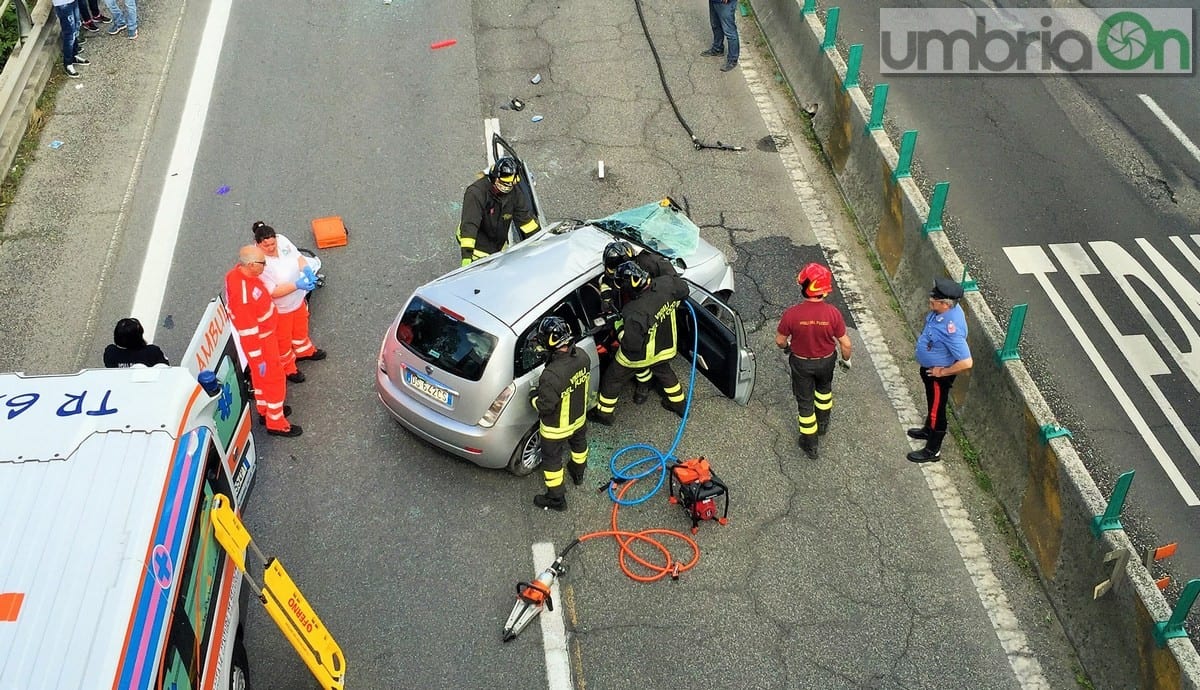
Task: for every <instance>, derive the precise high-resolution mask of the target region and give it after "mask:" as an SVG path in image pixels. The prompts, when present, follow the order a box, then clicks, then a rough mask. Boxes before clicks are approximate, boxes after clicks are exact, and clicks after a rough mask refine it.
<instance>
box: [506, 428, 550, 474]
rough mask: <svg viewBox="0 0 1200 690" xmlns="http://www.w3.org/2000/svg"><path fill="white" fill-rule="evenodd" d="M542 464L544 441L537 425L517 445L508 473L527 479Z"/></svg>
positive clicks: (509, 462)
mask: <svg viewBox="0 0 1200 690" xmlns="http://www.w3.org/2000/svg"><path fill="white" fill-rule="evenodd" d="M540 464H542V439H541V437H540V436H538V428H537V425H536V424H535V425H534V426H533V428H532V429H530V430H529V432H528V433H526V434H525V435H524V436H522V437H521V442H520V443H518V444H517V447H516V449H515V450H514V451H513V454H512V457H511V458H509V461H508V471H509V472H512V473H513V474H515V475H516V476H518V477H526V476H528V475H530V474H532V473H533V471H534V470H536V469H537V467H538V465H540Z"/></svg>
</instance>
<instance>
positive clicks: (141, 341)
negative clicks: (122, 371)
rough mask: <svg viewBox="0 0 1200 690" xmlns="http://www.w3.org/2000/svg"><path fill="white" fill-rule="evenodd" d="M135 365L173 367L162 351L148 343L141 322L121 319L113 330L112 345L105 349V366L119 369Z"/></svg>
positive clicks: (132, 319)
mask: <svg viewBox="0 0 1200 690" xmlns="http://www.w3.org/2000/svg"><path fill="white" fill-rule="evenodd" d="M135 364H144V365H145V366H148V367H152V366H154V365H155V364H166V365H167V366H170V365H171V363H170V362H168V361H167V356H166V355H164V354H163V351H162V349H160V348H159V347H158V346H157V345H150V344H148V343H146V331H145V330H144V329H143V328H142V322H141V321H138V320H137V319H134V318H129V319H121V320H120V321H118V322H117V325H116V327H114V328H113V341H112V344H111V345H109V346H108V347H106V348H104V366H105V367H107V368H109V369H117V368H124V367H131V366H133V365H135Z"/></svg>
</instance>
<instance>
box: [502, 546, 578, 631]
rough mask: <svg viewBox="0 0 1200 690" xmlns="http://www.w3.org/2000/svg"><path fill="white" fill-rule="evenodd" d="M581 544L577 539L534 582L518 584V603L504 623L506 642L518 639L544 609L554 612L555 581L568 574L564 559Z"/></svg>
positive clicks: (514, 605)
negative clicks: (553, 590) (553, 593)
mask: <svg viewBox="0 0 1200 690" xmlns="http://www.w3.org/2000/svg"><path fill="white" fill-rule="evenodd" d="M578 543H579V540H578V539H576V540H575V541H572V542H571V543H570V544H567V548H565V549H563V550H562V553H560V554H558V558H555V559H554V562H553V563H551V564H550V565H549V566H548V567H547V568H546V569H545V570H543V571H542V572H541V574H540V575H538V576H537V577H536V578H535V579H534V580H533V582H518V583H517V603H515V604H513V609H512V613H510V614H508V621H507V622H505V623H504V641H505V642H508V641H509V640H513V639H516V637H517V635H520V634H521V631H522V630H524V629H525V628H526V626H528V625H529V624H530V623H531V622H532V621H533V619H534V618H537V616H538V614H539V613H541V612H542V609H550V610H551V611H553V610H554V599H553V598H552V597H551V596H550V588H551V587H553V586H554V581H555V580H557V579H558V578H559V577H560V576H562V575H563V574H564V573H566V572H567V566H566V564H565V563H563V559H564V558H566V557H567V553H568V552H570V550H571V549H573V548H575V545H576V544H578Z"/></svg>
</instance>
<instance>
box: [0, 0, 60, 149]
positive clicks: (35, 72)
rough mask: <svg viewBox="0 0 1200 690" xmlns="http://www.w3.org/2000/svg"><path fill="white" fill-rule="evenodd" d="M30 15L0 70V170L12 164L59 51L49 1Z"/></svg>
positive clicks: (56, 26) (40, 4)
mask: <svg viewBox="0 0 1200 690" xmlns="http://www.w3.org/2000/svg"><path fill="white" fill-rule="evenodd" d="M30 15H31V17H32V19H33V28H32V29H31V30H30V32H29V35H28V36H26V37H25V38H24V40H23V41H22V42H21V43H20V44H19V45H18V46H17V47H16V48H15V49H14V50H13V52H12V54H11V55H9V56H8V62H6V63H5V64H4V71H3V72H2V73H0V166H3V167H0V170H8V169H9V168H11V167H12V164H13V160H14V159H15V158H16V157H17V149H18V147H20V145H21V139H22V138H23V137H24V136H25V130H26V129H28V128H29V118H30V117H31V116H32V115H33V111H34V108H36V107H37V101H38V98H39V97H40V96H41V95H42V91H43V90H44V89H45V88H46V82H47V81H48V80H49V79H50V72H51V71H52V70H53V69H54V63H55V56H56V55H58V54H59V52H58V42H59V41H58V19H57V17H56V15H55V14H54V13H53V12H52V11H51V9H50V3H48V2H37V4H35V5H34V7H33V8H32V9H31V10H30Z"/></svg>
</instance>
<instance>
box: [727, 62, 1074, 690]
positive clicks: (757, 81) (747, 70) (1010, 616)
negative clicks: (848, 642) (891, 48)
mask: <svg viewBox="0 0 1200 690" xmlns="http://www.w3.org/2000/svg"><path fill="white" fill-rule="evenodd" d="M739 64H740V65H741V72H742V76H743V77H744V78H745V79H746V82H747V84H748V85H749V87H750V93H751V94H752V95H753V96H754V100H755V103H757V105H758V111H759V113H760V114H761V115H762V118H763V122H764V123H765V124H766V126H767V131H768V132H771V133H774V134H778V135H783V134H785V133H786V132H787V128H786V127H785V126H784V123H783V118H782V117H780V115H779V113H778V111H777V110H776V109H775V105H774V103H773V102H772V100H771V95H770V91H769V88H770V85H769V84H768V80H765V79H763V78H762V77H760V76H759V66H758V60H757V59H756V58H755V56H754V55H753V53H752V52H751V53H743V54H742V61H741V63H739ZM800 145H801V144H800V143H793V144H792V145H791V146H783V147H780V149H779V157H780V159H781V160H782V162H783V165H784V167H785V168H786V169H787V170H788V173H789V176H790V177H791V180H792V188H793V189H794V190H795V192H796V196H797V197H799V199H800V206H801V208H802V209H803V211H804V215H805V217H806V218H807V219H808V222H809V225H810V226H811V227H812V230H813V233H814V234H815V235H816V236H817V242H818V243H819V244H820V245H821V249H822V251H823V252H824V254H825V260H826V262H828V264H829V267H830V268H831V269H833V272H834V274H835V275H836V276H837V281H838V285H839V286H840V288H841V290H842V295H843V296H844V297H845V300H846V306H847V308H849V309H850V311H851V313H852V314H853V315H854V321H855V323H857V324H858V327H859V334H860V335H861V336H862V340H863V343H864V345H865V349H866V350H867V354H868V355H869V356H870V358H871V361H872V362H873V363H874V364H875V371H876V372H877V373H878V374H879V379H880V381H881V382H882V383H883V388H884V390H885V391H886V392H887V395H888V398H889V400H890V401H891V403H892V408H893V409H895V410H896V414H897V416H898V417H899V419H900V426H901V427H909V426H919V425H920V423H921V420H922V419H923V418H924V415H923V414H921V413H918V412H917V409H916V407H914V405H913V402H912V400H913V398H912V394H911V392H910V391H909V389H908V384H907V383H905V381H904V376H903V374H901V371H900V367H899V366H898V365H897V364H896V360H895V358H894V357H892V353H891V352H890V351H888V349H887V347H886V345H885V341H884V338H883V331H882V329H880V327H879V323H878V321H876V320H875V316H874V314H872V313H871V311H870V309H869V308H868V306H867V303H866V300H864V299H863V298H862V296H861V295H862V289H861V288H860V287H859V283H858V278H857V277H856V276H855V275H854V272H853V269H852V267H851V266H850V264H849V261H848V260H847V259H846V258H845V257H846V255H845V253H844V252H842V251H841V248H840V244H839V242H838V237H837V232H836V231H835V230H834V228H833V224H832V223H830V221H829V216H828V215H827V214H826V212H825V206H824V202H823V200H822V197H821V195H820V194H818V193H817V190H816V189H815V188H814V187H813V184H812V182H810V181H809V173H808V171H807V170H806V169H805V167H804V161H803V159H802V158H801V157H800V155H799V154H798V153H797V152H796V149H797V147H798V146H800ZM921 472H922V474H923V475H924V477H925V483H926V484H927V485H928V486H929V490H930V491H931V492H932V494H933V498H934V501H935V502H936V503H937V506H938V510H939V512H940V513H941V516H942V521H943V522H944V523H945V524H946V527H947V528H948V529H949V531H950V536H951V538H953V540H954V545H955V546H956V547H957V548H958V553H959V556H960V557H961V558H962V560H963V563H964V565H965V566H966V569H967V573H968V574H969V575H970V576H971V582H972V583H973V584H974V585H975V592H976V594H977V595H978V596H979V601H980V602H981V603H982V604H983V609H984V611H985V612H986V613H987V616H988V619H989V620H991V623H992V629H993V630H995V631H996V637H997V638H998V639H999V640H1000V646H1001V647H1002V648H1003V649H1004V653H1005V656H1006V657H1007V658H1008V663H1009V666H1010V667H1011V668H1012V670H1013V675H1014V676H1015V678H1016V680H1017V682H1018V683H1020V685H1021V687H1022V688H1029V689H1031V690H1033V689H1040V688H1049V687H1050V683H1049V682H1048V681H1047V680H1046V676H1045V674H1043V672H1042V665H1041V662H1039V661H1038V658H1037V655H1036V654H1034V652H1033V650H1032V649H1031V648H1030V646H1029V641H1028V639H1027V638H1026V637H1025V631H1024V630H1023V629H1022V628H1021V624H1020V622H1019V621H1018V620H1017V617H1016V614H1014V613H1013V609H1012V606H1011V605H1010V604H1009V602H1008V596H1007V595H1006V594H1005V593H1004V588H1003V586H1002V585H1001V583H1000V580H999V579H998V578H997V577H996V574H995V572H994V571H993V570H992V564H991V561H990V560H989V559H988V557H987V551H986V549H985V548H984V546H983V544H982V543H981V542H980V540H979V534H978V533H977V532H976V531H975V525H974V524H972V522H971V518H970V515H969V514H968V513H967V510H966V508H964V507H963V503H962V498H961V497H960V496H959V493H958V489H956V488H955V486H954V483H953V482H952V481H951V480H950V478H949V477H948V476H947V474H946V470H945V469H944V468H943V467H942V466H941V464H940V463H927V464H923V465H921Z"/></svg>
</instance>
